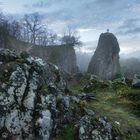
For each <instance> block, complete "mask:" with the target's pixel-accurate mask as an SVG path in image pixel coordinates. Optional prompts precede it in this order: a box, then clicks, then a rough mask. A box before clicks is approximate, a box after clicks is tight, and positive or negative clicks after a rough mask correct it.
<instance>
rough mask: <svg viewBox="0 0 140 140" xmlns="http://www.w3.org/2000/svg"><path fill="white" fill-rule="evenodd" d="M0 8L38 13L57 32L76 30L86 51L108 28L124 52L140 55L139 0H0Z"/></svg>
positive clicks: (93, 45)
mask: <svg viewBox="0 0 140 140" xmlns="http://www.w3.org/2000/svg"><path fill="white" fill-rule="evenodd" d="M0 9H1V10H2V11H3V12H4V13H6V14H12V15H13V16H14V17H18V18H19V17H21V16H22V15H23V14H26V13H34V12H38V13H39V14H40V15H41V16H42V18H43V22H44V23H46V24H47V25H48V26H49V28H51V29H53V30H54V31H55V32H57V33H58V34H61V33H62V32H63V31H64V30H65V29H66V27H68V26H69V27H71V28H73V29H76V30H77V31H78V32H79V34H80V36H81V40H82V41H83V42H84V46H83V48H82V51H84V52H86V51H87V52H91V51H94V49H95V48H96V46H97V40H98V38H99V35H100V33H102V32H106V29H107V28H109V29H110V32H112V33H114V34H115V35H116V37H117V38H118V41H119V44H120V48H121V55H123V56H126V55H134V54H135V56H139V54H140V0H0Z"/></svg>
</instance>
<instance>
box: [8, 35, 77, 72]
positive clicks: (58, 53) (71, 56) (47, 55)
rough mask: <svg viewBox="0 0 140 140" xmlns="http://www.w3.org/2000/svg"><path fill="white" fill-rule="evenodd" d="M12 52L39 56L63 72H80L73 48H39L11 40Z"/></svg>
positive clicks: (60, 46) (61, 46)
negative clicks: (24, 52)
mask: <svg viewBox="0 0 140 140" xmlns="http://www.w3.org/2000/svg"><path fill="white" fill-rule="evenodd" d="M7 48H9V49H11V50H13V49H14V50H16V51H17V52H18V53H20V52H23V51H26V52H28V53H29V54H31V55H32V56H38V57H40V58H42V59H44V60H45V61H48V62H51V63H53V64H56V65H57V66H58V67H60V68H62V70H64V71H66V72H68V73H75V72H77V71H78V66H77V60H76V54H75V50H74V48H73V46H67V45H54V46H39V45H32V44H29V43H26V42H22V41H19V40H16V39H15V38H12V37H11V38H9V41H8V47H7Z"/></svg>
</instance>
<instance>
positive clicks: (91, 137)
mask: <svg viewBox="0 0 140 140" xmlns="http://www.w3.org/2000/svg"><path fill="white" fill-rule="evenodd" d="M77 127H78V133H79V140H112V139H113V140H117V138H115V137H112V125H111V123H110V122H108V121H107V120H106V118H99V120H97V119H94V114H91V115H89V114H88V115H85V116H83V117H82V118H81V120H80V121H79V122H78V124H77Z"/></svg>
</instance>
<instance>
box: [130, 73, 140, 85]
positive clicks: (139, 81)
mask: <svg viewBox="0 0 140 140" xmlns="http://www.w3.org/2000/svg"><path fill="white" fill-rule="evenodd" d="M132 86H133V87H140V79H138V77H137V75H136V74H135V75H134V78H133V81H132Z"/></svg>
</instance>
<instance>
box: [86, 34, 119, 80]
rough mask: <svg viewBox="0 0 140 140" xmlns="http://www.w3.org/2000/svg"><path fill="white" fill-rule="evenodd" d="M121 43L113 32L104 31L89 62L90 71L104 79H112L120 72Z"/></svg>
mask: <svg viewBox="0 0 140 140" xmlns="http://www.w3.org/2000/svg"><path fill="white" fill-rule="evenodd" d="M119 51H120V48H119V44H118V41H117V39H116V37H115V36H114V35H113V34H112V33H102V34H101V35H100V38H99V42H98V46H97V49H96V51H95V53H94V55H93V57H92V59H91V61H90V63H89V66H88V72H89V73H92V74H95V75H97V76H98V77H100V78H101V79H103V80H112V79H114V78H115V77H116V76H117V75H118V74H120V64H119Z"/></svg>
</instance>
